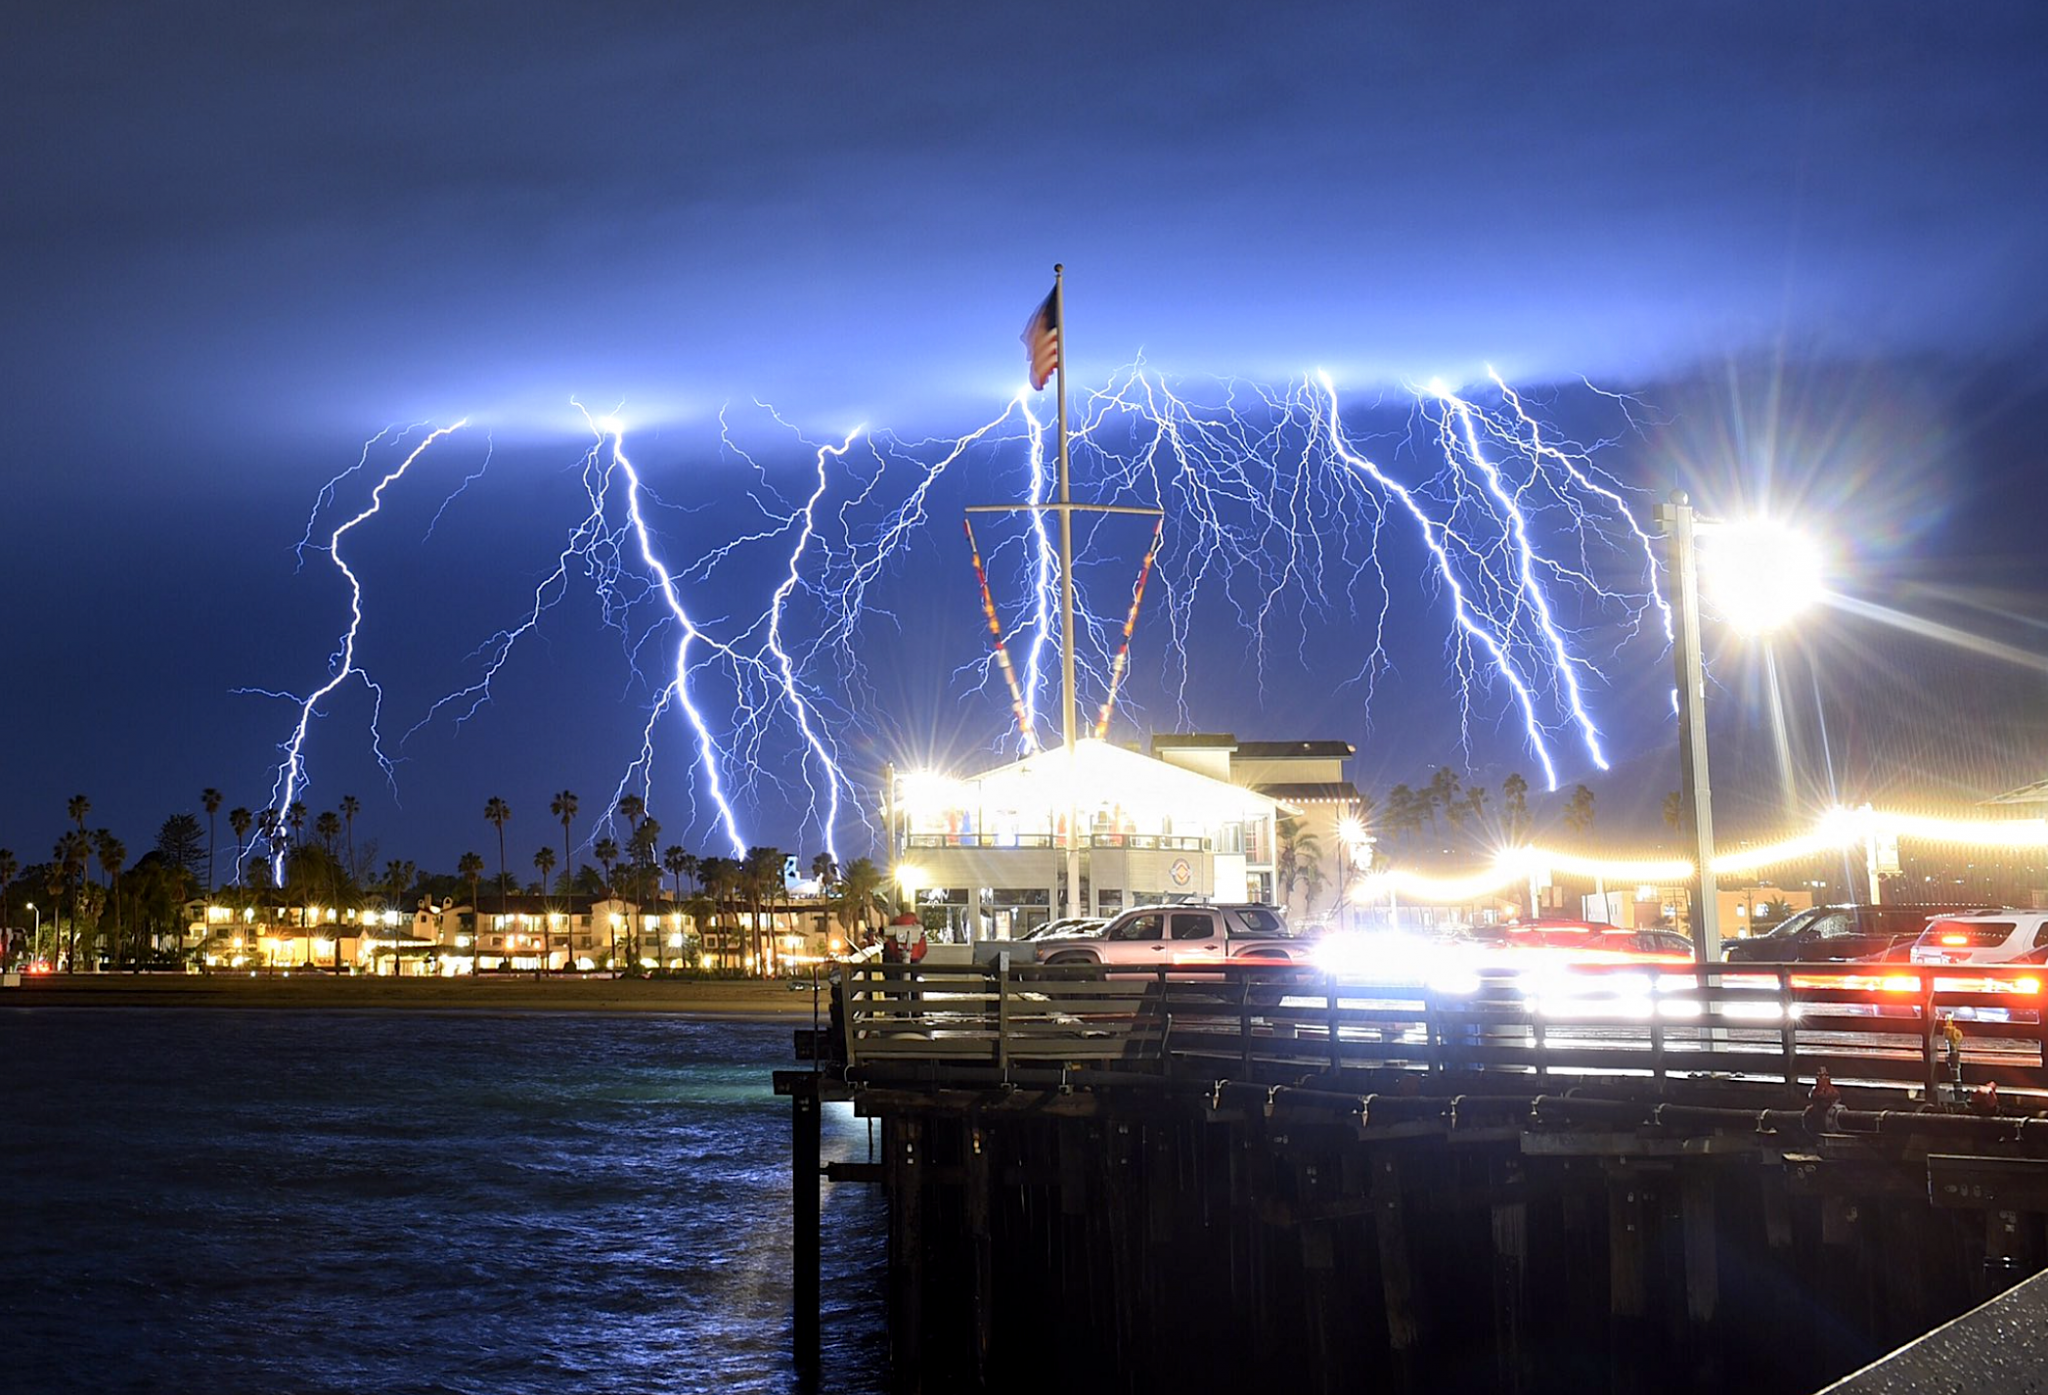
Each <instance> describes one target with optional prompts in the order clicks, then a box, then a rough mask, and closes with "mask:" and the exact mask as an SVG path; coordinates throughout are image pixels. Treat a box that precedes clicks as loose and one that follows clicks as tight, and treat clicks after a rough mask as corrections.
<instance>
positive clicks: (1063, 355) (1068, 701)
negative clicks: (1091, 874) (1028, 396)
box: [1052, 262, 1081, 916]
mask: <svg viewBox="0 0 2048 1395" xmlns="http://www.w3.org/2000/svg"><path fill="white" fill-rule="evenodd" d="M1066 270H1067V269H1066V267H1065V266H1063V265H1061V264H1059V263H1057V262H1055V263H1054V264H1053V268H1052V318H1053V323H1054V324H1056V325H1058V326H1059V334H1060V353H1059V358H1058V360H1057V362H1056V368H1055V372H1056V373H1057V375H1058V379H1059V382H1058V387H1057V389H1056V390H1057V391H1058V393H1059V396H1060V404H1059V405H1060V500H1059V503H1060V507H1059V515H1060V681H1061V685H1062V687H1063V688H1064V690H1065V691H1064V693H1063V695H1062V697H1061V702H1060V735H1061V739H1062V744H1063V745H1064V746H1065V747H1066V753H1067V914H1068V915H1070V916H1077V915H1079V914H1081V827H1080V824H1081V817H1080V792H1079V791H1078V790H1076V789H1075V788H1074V784H1075V775H1076V773H1077V771H1076V762H1075V745H1074V743H1075V740H1076V732H1075V702H1074V510H1073V503H1074V501H1073V497H1072V495H1071V493H1070V492H1069V490H1068V484H1067V293H1066Z"/></svg>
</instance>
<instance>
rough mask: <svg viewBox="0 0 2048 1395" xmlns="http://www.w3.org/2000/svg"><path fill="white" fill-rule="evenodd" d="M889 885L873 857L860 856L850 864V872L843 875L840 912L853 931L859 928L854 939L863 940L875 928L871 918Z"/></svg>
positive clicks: (839, 888)
mask: <svg viewBox="0 0 2048 1395" xmlns="http://www.w3.org/2000/svg"><path fill="white" fill-rule="evenodd" d="M886 884H887V880H886V878H884V877H883V876H882V869H881V868H879V867H877V866H875V864H874V862H873V860H872V859H870V858H865V857H857V858H855V859H854V860H853V861H851V862H849V863H847V864H846V870H845V871H843V872H841V873H840V874H839V881H838V883H837V887H838V893H839V894H838V896H837V898H836V901H837V906H836V908H835V909H836V911H837V914H838V915H839V918H840V920H841V921H842V922H843V923H844V924H845V925H846V928H847V930H848V931H849V932H852V931H854V930H855V927H856V926H857V927H858V930H859V933H858V934H853V935H852V936H851V937H852V938H853V939H855V940H860V939H863V938H865V937H866V934H867V931H868V930H869V929H870V928H872V927H871V926H870V925H869V923H868V917H869V916H870V915H872V914H873V913H874V912H875V910H877V909H878V908H879V907H880V905H881V902H882V888H883V887H884V886H885V885H886Z"/></svg>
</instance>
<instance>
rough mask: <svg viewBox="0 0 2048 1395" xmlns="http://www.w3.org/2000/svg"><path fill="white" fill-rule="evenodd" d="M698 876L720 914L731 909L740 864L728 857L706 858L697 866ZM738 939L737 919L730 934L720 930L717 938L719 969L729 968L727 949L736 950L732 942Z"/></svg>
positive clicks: (736, 890)
mask: <svg viewBox="0 0 2048 1395" xmlns="http://www.w3.org/2000/svg"><path fill="white" fill-rule="evenodd" d="M697 870H698V875H699V876H700V877H702V878H703V881H704V889H705V891H707V892H708V893H709V894H710V896H711V901H712V904H713V905H714V906H715V907H717V910H718V912H719V913H720V914H723V913H725V912H727V911H730V910H731V909H732V901H733V898H734V896H735V894H736V893H737V892H738V889H739V885H740V864H739V863H738V862H737V861H735V860H734V859H732V858H729V857H707V858H705V859H704V860H703V861H702V862H701V863H700V864H699V865H698V869H697ZM737 937H738V928H737V918H736V917H735V925H734V927H733V930H732V933H731V934H730V935H728V934H727V933H726V932H725V931H724V930H723V929H721V931H720V933H719V936H718V959H719V967H720V968H729V967H731V966H730V964H729V962H728V960H729V958H730V955H729V954H728V947H732V948H737V946H736V945H733V941H734V940H735V939H737Z"/></svg>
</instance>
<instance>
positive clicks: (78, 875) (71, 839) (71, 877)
mask: <svg viewBox="0 0 2048 1395" xmlns="http://www.w3.org/2000/svg"><path fill="white" fill-rule="evenodd" d="M71 803H72V805H73V806H74V812H76V810H77V809H79V808H83V809H85V810H90V809H91V807H92V806H91V805H90V804H89V803H87V802H86V798H85V796H84V795H82V794H81V795H79V796H78V797H77V798H76V799H74V800H72V801H71ZM90 847H91V844H89V843H88V842H87V841H86V836H85V830H84V829H81V828H68V829H66V830H64V836H63V837H61V838H59V839H58V840H57V846H56V847H55V848H54V849H53V850H52V852H51V857H52V859H53V860H54V861H55V862H56V864H57V867H58V869H59V872H60V874H61V876H62V877H63V880H64V901H65V915H66V918H67V919H68V920H69V921H70V922H71V944H70V949H69V950H68V952H67V954H66V958H65V968H64V971H65V972H66V973H72V974H75V973H77V972H78V890H79V887H78V884H79V881H80V880H81V879H82V878H83V877H84V876H85V859H86V857H87V855H88V852H89V849H90Z"/></svg>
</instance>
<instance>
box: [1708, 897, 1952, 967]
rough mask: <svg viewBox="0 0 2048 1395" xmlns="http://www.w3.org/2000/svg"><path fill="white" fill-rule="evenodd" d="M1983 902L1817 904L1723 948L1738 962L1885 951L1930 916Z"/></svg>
mask: <svg viewBox="0 0 2048 1395" xmlns="http://www.w3.org/2000/svg"><path fill="white" fill-rule="evenodd" d="M1982 909H1983V907H1981V906H1866V905H1844V906H1814V907H1812V908H1811V909H1809V910H1804V911H1799V912H1797V913H1796V914H1794V915H1792V916H1791V917H1790V918H1788V919H1787V920H1786V921H1785V922H1784V923H1783V924H1782V925H1779V926H1777V927H1776V928H1775V929H1772V930H1770V931H1767V932H1766V933H1764V934H1761V935H1756V936H1752V937H1751V938H1749V939H1746V940H1728V941H1726V942H1724V944H1723V946H1722V954H1723V956H1724V957H1725V958H1727V959H1728V961H1729V962H1730V963H1735V964H1757V963H1769V964H1812V963H1840V962H1842V961H1845V960H1850V959H1869V958H1872V957H1875V956H1881V955H1883V954H1884V953H1885V952H1886V951H1887V950H1890V949H1892V948H1893V947H1895V946H1898V945H1910V944H1912V943H1914V942H1915V941H1916V940H1918V939H1919V937H1920V932H1921V931H1922V930H1925V929H1926V928H1927V922H1928V920H1929V919H1930V918H1932V917H1934V916H1940V915H1955V914H1958V913H1961V914H1968V913H1970V912H1974V911H1978V910H1982Z"/></svg>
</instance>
